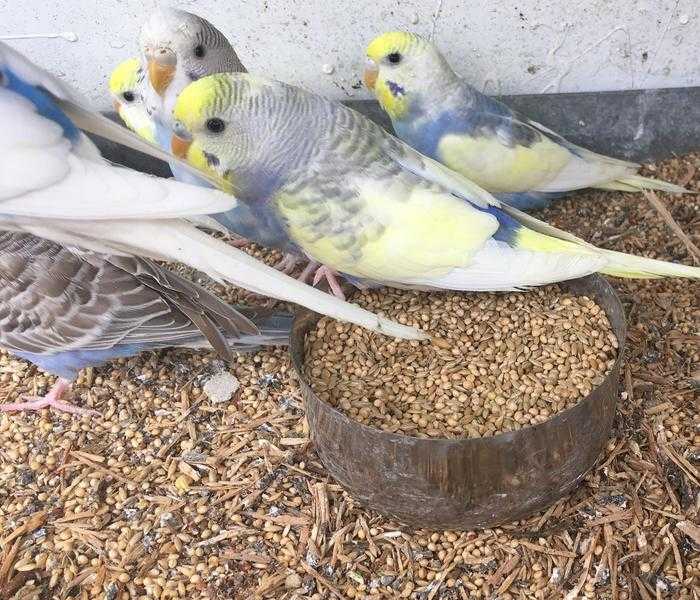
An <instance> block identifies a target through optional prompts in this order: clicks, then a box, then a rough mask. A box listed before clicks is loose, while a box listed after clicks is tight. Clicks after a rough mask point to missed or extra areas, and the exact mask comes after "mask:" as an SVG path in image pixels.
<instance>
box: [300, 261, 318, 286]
mask: <svg viewBox="0 0 700 600" xmlns="http://www.w3.org/2000/svg"><path fill="white" fill-rule="evenodd" d="M317 268H318V263H317V262H316V261H315V260H310V261H309V264H308V265H306V266H305V267H304V270H303V271H302V272H301V274H300V275H299V277H297V279H298V280H299V281H301V282H302V283H306V282H307V281H308V279H309V277H310V276H311V273H313V272H314V270H315V269H317Z"/></svg>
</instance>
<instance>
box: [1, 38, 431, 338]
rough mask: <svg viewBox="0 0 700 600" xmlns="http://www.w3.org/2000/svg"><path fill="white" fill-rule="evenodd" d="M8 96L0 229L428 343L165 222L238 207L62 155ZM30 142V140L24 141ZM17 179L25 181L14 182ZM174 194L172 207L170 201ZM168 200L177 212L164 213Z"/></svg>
mask: <svg viewBox="0 0 700 600" xmlns="http://www.w3.org/2000/svg"><path fill="white" fill-rule="evenodd" d="M8 57H9V58H8ZM3 61H4V62H5V63H6V64H7V63H10V62H11V63H12V64H11V65H10V66H11V67H12V68H13V69H15V72H16V73H18V74H20V75H21V76H22V77H23V78H24V79H25V80H26V81H30V82H35V83H38V84H40V85H42V86H43V87H45V88H46V89H48V90H50V91H51V92H52V93H54V94H63V93H64V90H63V87H62V86H61V85H60V84H59V83H57V82H54V81H53V78H51V76H50V75H48V74H47V73H43V72H42V71H41V70H40V69H38V68H37V67H34V66H33V65H32V64H31V63H30V62H29V61H27V60H26V59H24V58H23V57H21V56H19V55H17V53H16V52H14V51H8V49H7V47H6V46H5V45H3V44H2V43H0V65H2V63H3ZM20 71H21V72H20ZM10 94H12V93H11V92H9V91H8V90H3V95H2V96H0V131H2V130H3V129H5V128H7V129H8V131H9V133H8V135H7V136H0V152H1V153H2V156H3V160H7V161H8V164H9V165H11V166H10V167H3V168H2V170H0V192H2V196H0V198H1V199H0V228H3V229H9V230H15V231H26V232H29V233H32V234H34V235H37V236H40V237H44V238H47V239H51V240H54V241H56V242H58V243H61V244H64V245H67V246H77V247H80V248H84V249H88V250H94V251H97V252H102V253H112V254H136V255H141V256H147V257H151V258H154V259H162V260H174V261H181V262H183V263H186V264H188V265H190V266H192V267H194V268H196V269H199V270H201V271H204V272H205V273H207V274H208V275H209V276H210V277H212V278H214V279H217V280H219V281H221V280H226V281H228V282H230V283H233V284H235V285H239V286H241V287H244V288H246V289H249V290H252V291H254V292H257V293H260V294H264V295H267V296H272V297H273V298H279V299H281V300H286V301H289V302H295V303H298V304H301V305H302V306H306V307H307V308H310V309H311V310H316V311H318V312H321V313H324V314H327V315H329V316H332V317H335V318H338V319H341V320H345V321H350V322H353V323H356V324H358V325H361V326H363V327H367V328H369V329H372V330H375V331H379V332H382V333H385V334H387V335H393V336H396V337H404V338H409V339H425V338H426V337H428V336H427V335H426V334H424V333H423V332H420V331H418V330H416V329H414V328H412V327H405V326H402V325H399V324H396V323H393V322H392V321H389V320H388V319H384V318H382V317H378V316H376V315H374V314H372V313H371V312H369V311H366V310H364V309H361V308H360V307H359V306H356V305H353V304H349V303H347V302H344V301H341V300H339V299H338V298H335V297H333V296H330V295H329V294H326V293H324V292H321V291H319V290H317V289H315V288H312V287H310V286H307V285H306V284H303V283H301V282H299V281H297V280H295V279H292V278H291V277H288V276H286V275H284V274H282V273H280V272H278V271H276V270H275V269H272V268H270V267H268V266H266V265H264V264H263V263H261V262H259V261H257V260H256V259H254V258H252V257H251V256H249V255H247V254H245V253H244V252H241V251H240V250H237V249H235V248H233V247H231V246H229V245H228V244H225V243H224V242H221V241H219V240H216V239H214V238H212V237H210V236H208V235H207V234H205V233H203V232H201V231H199V230H198V229H197V228H196V226H195V225H194V224H192V223H189V222H187V221H185V220H183V219H172V218H169V217H170V216H171V215H181V214H183V213H184V214H191V215H196V214H200V215H206V214H207V213H211V212H218V210H226V209H228V208H230V207H231V206H233V204H235V199H234V198H233V197H231V196H227V195H224V194H222V193H220V192H216V191H214V190H210V189H205V188H197V187H193V186H189V185H186V184H180V183H179V182H176V181H173V180H159V179H156V178H153V177H150V176H147V175H144V174H142V173H136V172H130V171H128V170H125V169H121V168H119V167H114V166H111V165H109V164H108V163H107V162H106V161H104V160H102V161H100V159H99V157H98V156H97V154H96V152H95V149H94V146H93V145H92V144H91V143H90V142H89V141H88V140H87V139H85V138H84V137H83V139H81V140H80V142H79V143H78V145H77V146H75V147H71V146H67V145H66V142H67V140H65V141H64V140H63V138H62V136H61V135H60V134H59V133H57V132H59V131H60V130H61V128H60V127H57V126H56V124H55V123H54V122H53V121H51V120H49V119H45V118H44V117H41V116H40V115H38V114H37V113H36V111H35V110H34V105H33V104H32V103H31V102H28V101H23V100H22V99H21V98H19V97H15V98H14V99H13V98H12V97H11V96H10ZM12 96H15V95H14V94H12ZM77 109H78V113H79V114H81V115H82V117H81V118H87V119H88V120H89V114H88V113H87V111H86V110H84V109H82V108H81V107H79V106H78V107H77ZM42 121H43V123H42ZM96 121H97V122H98V123H99V121H100V119H99V118H98V119H96ZM25 123H26V124H27V128H26V129H25V128H23V125H24V124H25ZM109 129H110V128H109V127H108V128H107V130H109ZM120 129H122V131H124V132H127V130H125V129H123V128H120ZM27 132H31V133H33V134H35V135H36V137H28V135H27ZM127 133H130V132H127ZM120 137H121V134H120ZM134 137H136V136H134ZM136 139H137V140H138V141H139V142H140V140H139V138H137V137H136ZM40 141H42V142H44V144H45V145H42V144H40V143H39V142H40ZM76 149H77V152H76ZM9 157H20V158H21V160H22V161H26V165H28V167H25V168H23V169H21V171H18V170H19V169H20V167H21V164H20V161H19V160H18V159H17V158H13V159H12V160H10V159H9ZM1 164H2V161H0V165H1ZM46 167H48V168H46ZM18 172H20V174H21V177H22V178H23V181H18V177H17V175H18ZM12 190H14V193H11V191H12ZM17 190H19V195H17V194H18V192H17ZM175 193H176V194H177V197H176V198H173V194H175ZM169 200H170V201H171V202H172V203H173V206H174V208H173V207H169V206H167V204H168V201H169ZM232 203H233V204H232ZM40 209H41V210H40ZM58 217H61V218H58ZM127 217H128V218H127Z"/></svg>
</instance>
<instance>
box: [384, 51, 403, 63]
mask: <svg viewBox="0 0 700 600" xmlns="http://www.w3.org/2000/svg"><path fill="white" fill-rule="evenodd" d="M386 59H387V60H388V61H389V62H390V63H391V64H392V65H397V64H398V63H400V62H401V54H400V53H398V52H392V53H391V54H388V55H387V57H386Z"/></svg>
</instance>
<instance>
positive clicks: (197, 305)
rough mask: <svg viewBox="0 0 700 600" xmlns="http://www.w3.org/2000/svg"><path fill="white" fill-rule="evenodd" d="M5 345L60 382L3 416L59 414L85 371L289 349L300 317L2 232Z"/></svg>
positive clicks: (150, 268)
mask: <svg viewBox="0 0 700 600" xmlns="http://www.w3.org/2000/svg"><path fill="white" fill-rule="evenodd" d="M0 316H1V319H0V346H2V347H3V348H5V349H7V350H9V351H10V352H12V353H13V354H15V355H17V356H19V357H21V358H24V359H26V360H29V361H30V362H32V363H34V364H35V365H37V366H38V367H40V368H41V369H43V370H44V371H46V372H48V373H51V374H53V375H57V376H58V380H57V381H56V384H55V385H54V386H53V388H52V389H51V390H50V391H49V393H48V394H47V395H46V396H44V397H41V398H32V399H28V401H26V402H19V403H13V404H0V411H17V410H37V409H40V408H44V407H48V406H51V407H53V408H56V409H58V410H63V411H67V412H72V413H85V412H93V411H86V409H82V408H78V407H76V406H73V405H72V404H69V403H67V402H64V401H63V400H61V396H62V394H63V393H64V392H65V391H66V390H67V389H68V387H69V386H70V383H71V382H72V381H73V380H74V379H75V377H76V376H77V374H78V371H79V370H80V369H83V368H85V367H90V366H99V365H101V364H103V363H105V362H107V361H109V360H113V359H116V358H123V357H128V356H134V355H135V354H138V353H140V352H143V351H146V350H157V349H161V348H171V347H179V348H207V347H209V348H212V347H213V348H214V349H215V350H216V351H217V352H218V354H219V356H221V358H223V359H225V360H230V359H231V358H232V356H233V355H232V351H246V350H255V349H256V348H258V347H260V346H261V345H270V344H286V343H287V342H288V340H289V331H290V328H291V322H292V317H291V315H289V314H286V313H283V312H272V311H270V310H265V309H260V308H257V309H256V308H254V307H251V308H247V307H233V306H229V305H227V304H225V303H224V302H222V301H220V300H219V299H217V298H216V297H215V296H213V295H211V294H210V293H209V292H207V291H206V290H204V289H203V288H201V287H199V286H197V285H195V284H193V283H191V282H189V281H187V280H186V279H183V278H182V277H180V276H179V275H177V274H175V273H173V272H170V271H168V270H167V269H165V268H163V267H161V266H159V265H157V264H156V263H154V262H153V261H150V260H146V259H143V258H138V257H127V256H113V255H112V256H109V255H103V254H98V253H95V252H76V251H75V250H71V249H68V248H66V247H63V246H61V245H60V244H56V243H54V242H51V241H49V240H45V239H42V238H39V237H36V236H33V235H30V234H26V233H17V232H9V231H0Z"/></svg>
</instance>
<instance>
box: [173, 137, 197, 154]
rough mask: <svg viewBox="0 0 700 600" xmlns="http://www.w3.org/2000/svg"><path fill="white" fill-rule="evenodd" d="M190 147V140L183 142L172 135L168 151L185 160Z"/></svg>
mask: <svg viewBox="0 0 700 600" xmlns="http://www.w3.org/2000/svg"><path fill="white" fill-rule="evenodd" d="M191 145H192V141H191V140H184V139H182V138H181V137H179V136H177V135H174V136H173V137H172V139H171V140H170V149H171V150H172V151H173V154H174V155H175V156H177V157H178V158H181V159H183V160H187V153H188V152H189V150H190V146H191Z"/></svg>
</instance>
